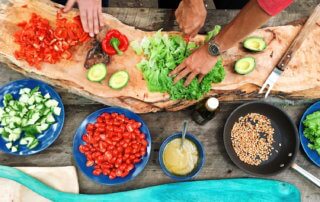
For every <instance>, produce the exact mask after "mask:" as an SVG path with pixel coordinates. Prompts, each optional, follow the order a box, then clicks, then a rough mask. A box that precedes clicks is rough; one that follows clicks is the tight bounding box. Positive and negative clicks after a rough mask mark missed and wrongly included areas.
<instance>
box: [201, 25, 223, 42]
mask: <svg viewBox="0 0 320 202" xmlns="http://www.w3.org/2000/svg"><path fill="white" fill-rule="evenodd" d="M220 30H221V26H220V25H216V26H214V28H213V30H211V31H210V32H208V33H207V36H206V39H205V42H208V41H210V39H212V37H214V36H216V35H217V34H218V33H219V32H220Z"/></svg>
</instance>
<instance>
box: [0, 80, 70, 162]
mask: <svg viewBox="0 0 320 202" xmlns="http://www.w3.org/2000/svg"><path fill="white" fill-rule="evenodd" d="M29 81H31V82H38V83H40V84H42V85H45V86H46V88H48V89H49V90H51V91H52V92H53V93H54V94H55V96H56V97H57V98H58V100H57V101H58V102H59V104H61V115H63V116H62V118H61V126H60V127H59V129H58V130H57V135H56V136H55V137H54V138H52V140H51V143H50V144H48V145H46V146H45V147H43V148H42V149H39V150H36V151H34V150H30V151H31V152H28V153H27V154H20V153H13V152H8V151H5V150H2V149H1V152H4V153H6V154H10V155H13V156H30V155H34V154H37V153H40V152H42V151H44V150H45V149H47V148H48V147H50V146H51V145H52V144H53V143H54V142H55V141H56V140H57V139H58V137H59V136H60V134H61V132H62V129H63V127H64V122H65V109H64V104H63V101H62V99H61V97H60V95H59V93H58V92H57V91H56V90H55V89H54V88H53V87H51V86H50V85H49V84H47V83H45V82H43V81H40V80H38V79H32V78H25V79H19V80H15V81H11V82H9V83H6V84H4V85H2V86H1V87H0V88H4V87H6V86H8V85H12V84H13V83H16V82H29Z"/></svg>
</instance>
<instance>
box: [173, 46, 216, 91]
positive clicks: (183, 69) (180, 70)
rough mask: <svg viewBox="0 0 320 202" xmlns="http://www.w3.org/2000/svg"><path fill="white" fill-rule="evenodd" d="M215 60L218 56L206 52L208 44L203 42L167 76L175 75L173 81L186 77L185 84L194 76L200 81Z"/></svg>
mask: <svg viewBox="0 0 320 202" xmlns="http://www.w3.org/2000/svg"><path fill="white" fill-rule="evenodd" d="M217 61H218V57H214V56H211V55H210V54H209V52H208V44H205V45H203V46H202V47H201V48H199V49H198V50H196V51H195V52H193V53H192V54H191V55H190V56H189V57H188V58H186V59H185V60H184V61H183V62H182V63H181V64H180V65H178V66H177V67H176V68H175V69H174V70H173V71H172V72H171V73H170V74H169V76H174V75H177V76H176V77H175V78H174V81H173V82H174V83H177V82H178V81H179V80H181V79H182V78H185V77H186V78H187V79H186V81H185V83H184V85H185V86H188V85H189V84H190V83H191V81H192V80H193V79H194V78H195V77H196V76H198V79H199V82H201V81H202V79H203V77H204V76H205V75H206V74H208V73H209V72H210V70H211V69H212V68H213V67H214V65H215V64H216V62H217Z"/></svg>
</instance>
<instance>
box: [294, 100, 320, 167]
mask: <svg viewBox="0 0 320 202" xmlns="http://www.w3.org/2000/svg"><path fill="white" fill-rule="evenodd" d="M317 105H319V107H318V108H317V109H316V110H315V111H312V112H311V109H312V108H314V107H316V106H317ZM316 111H320V101H318V102H315V103H313V104H312V105H310V106H309V107H308V108H307V109H306V110H305V111H304V112H303V115H302V117H301V119H300V123H299V135H300V143H301V146H302V148H303V150H304V152H305V153H306V155H307V156H308V158H309V159H310V160H311V161H312V162H313V163H314V164H315V165H317V166H318V167H320V163H319V162H317V161H316V160H315V159H314V158H313V157H311V155H310V152H316V151H314V150H311V149H310V148H309V147H308V146H307V145H306V144H304V143H303V140H306V141H307V142H310V141H309V140H308V139H307V138H306V137H305V136H304V130H303V129H304V125H303V121H304V120H305V119H306V117H307V116H308V115H309V114H312V113H313V112H316ZM317 155H318V156H319V158H320V155H319V154H317Z"/></svg>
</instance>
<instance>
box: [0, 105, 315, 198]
mask: <svg viewBox="0 0 320 202" xmlns="http://www.w3.org/2000/svg"><path fill="white" fill-rule="evenodd" d="M277 105H278V106H280V107H281V108H283V109H284V110H286V111H287V112H288V113H289V115H290V116H291V117H292V118H293V119H294V121H295V122H296V123H298V120H299V119H300V116H301V115H302V112H303V111H304V110H305V109H306V107H307V105H300V106H291V105H288V104H283V103H279V104H277ZM237 106H238V104H223V105H222V106H221V112H220V113H218V115H217V116H216V117H215V118H214V119H213V120H212V121H210V122H209V123H208V124H207V125H205V126H201V127H200V126H198V125H196V124H195V123H194V122H192V121H191V119H190V113H191V111H189V110H186V111H180V112H159V113H156V114H144V115H142V118H143V119H144V120H145V121H146V123H147V124H148V127H149V129H150V132H151V135H152V140H153V144H152V153H151V157H150V161H149V163H148V165H147V166H146V168H145V170H144V171H143V172H142V173H141V174H140V175H139V176H138V177H137V178H136V179H135V180H134V181H132V182H129V183H127V184H124V185H121V186H115V187H106V186H101V185H98V184H95V183H94V182H92V181H90V180H89V179H87V178H86V177H85V176H84V175H83V174H82V173H79V182H80V192H81V193H110V192H118V191H124V190H132V189H137V188H142V187H148V186H151V185H157V184H163V183H170V182H173V181H172V180H171V179H169V178H168V177H166V175H165V174H164V173H163V172H162V170H161V169H160V166H159V163H158V152H159V148H160V145H161V143H162V141H163V140H164V139H165V138H166V137H167V136H168V135H170V134H172V133H174V132H176V131H179V130H180V127H181V126H180V125H181V124H182V121H183V120H184V119H187V120H188V121H189V123H190V124H189V131H190V132H191V133H193V134H195V135H196V136H197V137H198V138H199V139H200V141H201V142H202V143H203V144H204V147H205V152H206V163H205V165H204V167H203V170H202V171H201V172H200V174H199V176H198V177H196V178H195V179H221V178H234V177H252V176H249V175H248V174H246V173H244V172H243V171H241V170H240V169H238V168H237V167H236V166H235V165H234V164H233V163H232V162H231V160H230V159H229V157H228V156H227V153H226V151H225V149H224V146H223V138H222V131H223V126H224V123H225V121H226V119H227V117H228V115H229V114H230V113H231V112H232V110H234V109H235V108H236V107H237ZM101 107H103V106H102V105H87V106H85V107H79V106H72V105H67V106H66V122H65V126H64V128H63V131H62V133H61V135H60V137H59V138H58V139H57V141H56V142H55V143H54V144H53V145H52V146H50V147H49V148H48V149H47V150H45V151H44V152H41V153H39V154H36V155H33V156H31V157H15V158H12V157H11V156H9V155H6V154H1V155H0V162H1V164H2V165H10V166H66V165H75V163H74V160H73V157H72V139H73V135H74V134H75V131H76V129H77V127H78V126H79V125H80V123H81V122H82V120H83V119H84V118H85V117H86V116H87V115H89V114H90V113H92V112H93V111H95V110H98V109H100V108H101ZM296 163H297V164H298V165H300V166H302V167H303V168H305V169H306V170H308V171H309V172H311V173H313V174H314V175H316V176H317V177H320V173H319V168H318V167H316V166H315V165H313V164H312V163H311V162H310V161H309V160H308V159H307V157H306V156H305V154H303V152H302V151H299V152H298V155H297V160H296ZM271 179H278V180H283V181H287V182H290V183H293V184H295V185H296V186H297V187H298V188H299V189H300V191H301V193H302V196H303V199H304V201H318V200H320V192H319V191H318V188H317V187H316V186H314V184H312V183H311V182H309V181H307V180H306V179H304V178H303V177H302V176H300V175H299V174H297V173H296V172H295V171H293V170H292V169H288V170H286V171H284V172H282V173H280V174H278V175H276V176H273V177H271Z"/></svg>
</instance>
